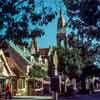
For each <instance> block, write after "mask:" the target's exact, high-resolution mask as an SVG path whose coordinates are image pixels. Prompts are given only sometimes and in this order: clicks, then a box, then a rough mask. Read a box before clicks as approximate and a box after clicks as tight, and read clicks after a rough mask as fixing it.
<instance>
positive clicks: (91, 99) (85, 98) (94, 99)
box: [59, 93, 100, 100]
mask: <svg viewBox="0 0 100 100" xmlns="http://www.w3.org/2000/svg"><path fill="white" fill-rule="evenodd" d="M59 100H100V93H99V94H93V95H76V96H73V97H60V98H59Z"/></svg>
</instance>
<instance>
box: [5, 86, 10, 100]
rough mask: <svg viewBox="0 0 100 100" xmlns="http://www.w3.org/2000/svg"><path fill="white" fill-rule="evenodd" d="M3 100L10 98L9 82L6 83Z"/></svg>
mask: <svg viewBox="0 0 100 100" xmlns="http://www.w3.org/2000/svg"><path fill="white" fill-rule="evenodd" d="M5 100H11V90H10V85H9V84H7V85H6V93H5Z"/></svg>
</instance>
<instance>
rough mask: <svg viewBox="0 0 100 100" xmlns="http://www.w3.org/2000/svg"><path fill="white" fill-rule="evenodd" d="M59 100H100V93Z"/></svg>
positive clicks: (35, 99) (38, 99)
mask: <svg viewBox="0 0 100 100" xmlns="http://www.w3.org/2000/svg"><path fill="white" fill-rule="evenodd" d="M12 100H52V99H50V98H48V99H43V98H41V97H37V98H24V97H23V98H16V99H12ZM59 100H100V93H97V94H92V95H75V96H72V97H59Z"/></svg>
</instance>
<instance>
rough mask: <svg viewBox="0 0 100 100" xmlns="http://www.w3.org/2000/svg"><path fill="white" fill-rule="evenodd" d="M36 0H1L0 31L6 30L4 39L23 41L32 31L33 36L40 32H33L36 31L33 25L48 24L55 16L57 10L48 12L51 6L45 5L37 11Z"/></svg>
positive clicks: (16, 41)
mask: <svg viewBox="0 0 100 100" xmlns="http://www.w3.org/2000/svg"><path fill="white" fill-rule="evenodd" d="M39 1H41V0H39ZM36 2H37V1H36V0H1V1H0V31H1V30H5V35H4V36H3V37H2V38H3V39H8V40H13V41H14V42H15V43H22V42H23V39H26V38H29V37H30V33H32V37H33V36H34V35H33V33H34V34H35V35H36V34H37V33H38V32H36V33H35V32H32V31H33V30H34V31H35V29H34V28H33V25H39V26H43V25H47V24H48V23H49V22H51V21H52V19H54V18H55V16H56V12H51V11H50V10H49V13H48V8H49V7H45V6H43V7H42V9H43V10H42V11H41V12H39V13H36V12H35V8H36V5H35V4H36ZM41 4H42V5H43V4H44V3H43V2H41ZM30 25H31V26H30ZM30 27H31V29H30ZM39 31H40V30H39ZM37 35H39V34H37ZM2 38H1V39H2Z"/></svg>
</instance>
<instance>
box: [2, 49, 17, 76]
mask: <svg viewBox="0 0 100 100" xmlns="http://www.w3.org/2000/svg"><path fill="white" fill-rule="evenodd" d="M0 59H2V61H1V63H3V65H1V66H2V68H3V70H2V72H1V73H2V76H7V77H8V76H15V74H14V72H13V71H12V70H11V69H10V67H9V65H8V63H7V60H6V57H5V55H4V52H3V51H2V49H0Z"/></svg>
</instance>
